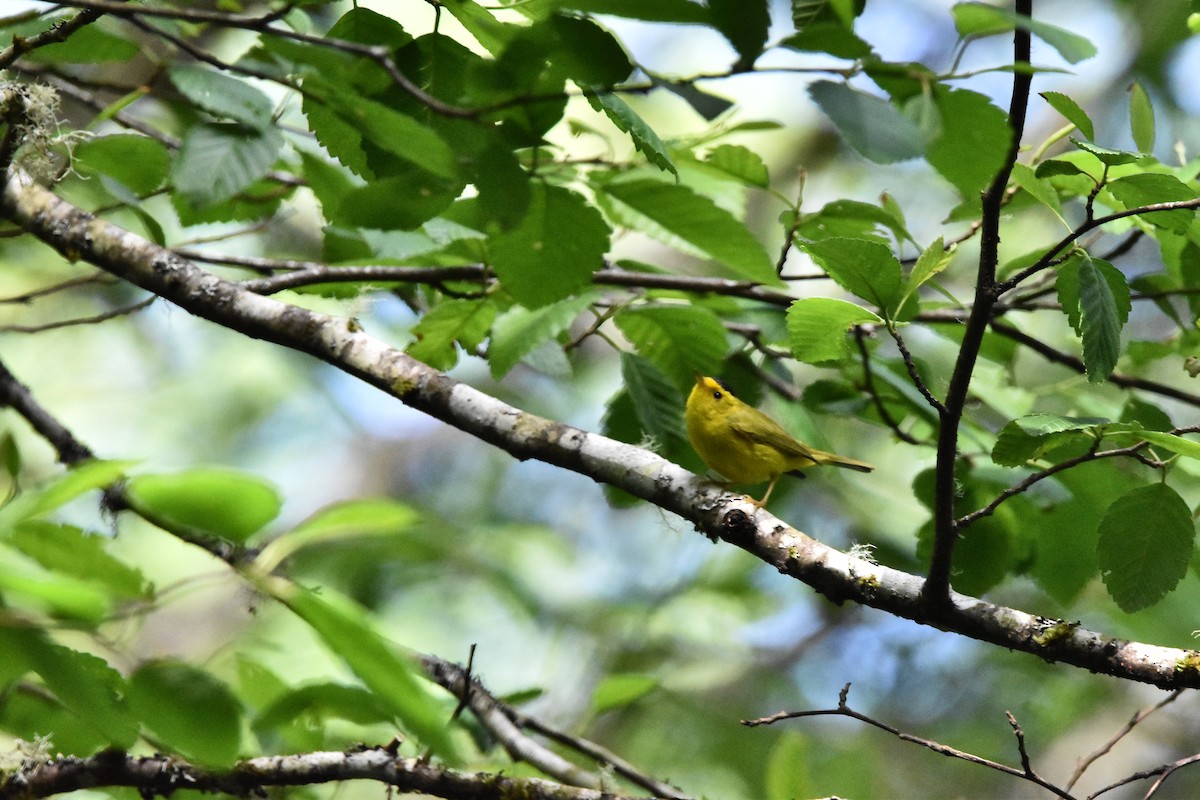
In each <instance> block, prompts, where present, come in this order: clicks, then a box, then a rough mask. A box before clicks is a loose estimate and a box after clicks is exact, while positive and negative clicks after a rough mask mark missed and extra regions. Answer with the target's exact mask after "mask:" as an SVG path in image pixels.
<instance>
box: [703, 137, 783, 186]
mask: <svg viewBox="0 0 1200 800" xmlns="http://www.w3.org/2000/svg"><path fill="white" fill-rule="evenodd" d="M704 163H705V164H708V165H709V166H710V167H713V168H715V169H718V170H720V171H721V172H723V173H725V174H726V175H729V176H730V177H732V178H735V179H737V180H739V181H741V182H742V183H746V184H749V185H750V186H758V187H760V188H763V189H766V188H767V186H769V185H770V177H769V175H768V174H767V165H766V164H765V163H763V160H762V157H761V156H759V155H758V153H755V152H754V151H753V150H750V149H749V148H747V147H742V146H741V145H739V144H723V145H720V146H719V147H714V148H713V149H712V150H710V151H708V153H707V154H705V156H704Z"/></svg>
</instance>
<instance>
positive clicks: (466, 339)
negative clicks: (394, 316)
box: [404, 298, 496, 370]
mask: <svg viewBox="0 0 1200 800" xmlns="http://www.w3.org/2000/svg"><path fill="white" fill-rule="evenodd" d="M495 319H496V304H495V303H494V302H492V300H491V299H489V298H485V299H483V300H467V299H465V298H451V299H449V300H443V301H442V302H440V303H438V304H437V305H436V306H434V307H433V308H431V309H430V310H429V311H427V312H426V313H425V315H424V316H423V317H421V319H420V320H419V321H418V322H417V324H416V325H415V326H414V327H413V335H414V336H416V337H417V340H416V341H415V342H413V343H412V344H410V345H409V346H408V347H406V348H404V352H406V353H408V354H409V355H410V356H412V357H413V358H415V359H417V360H418V361H423V362H425V363H426V364H428V365H429V366H431V367H433V368H434V369H439V370H447V369H450V368H451V367H453V366H454V365H455V364H457V363H458V347H459V346H461V347H462V349H463V350H465V351H466V352H467V353H470V354H474V352H475V349H476V348H477V347H479V345H481V344H482V343H483V340H484V339H485V338H487V334H488V331H489V330H490V329H491V327H492V322H493V321H494V320H495Z"/></svg>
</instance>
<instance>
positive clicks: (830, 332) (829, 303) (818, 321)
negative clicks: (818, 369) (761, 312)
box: [787, 297, 883, 364]
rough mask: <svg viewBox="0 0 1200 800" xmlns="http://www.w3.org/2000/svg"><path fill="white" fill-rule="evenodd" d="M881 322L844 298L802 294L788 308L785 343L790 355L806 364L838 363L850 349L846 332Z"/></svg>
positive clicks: (843, 359)
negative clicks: (800, 297) (852, 328)
mask: <svg viewBox="0 0 1200 800" xmlns="http://www.w3.org/2000/svg"><path fill="white" fill-rule="evenodd" d="M882 322H883V319H882V318H880V317H879V316H878V315H877V314H874V313H873V312H871V311H868V310H867V309H865V308H863V307H862V306H856V305H854V304H853V303H847V302H846V301H845V300H835V299H832V298H828V297H806V298H803V299H801V300H796V301H795V302H793V303H792V304H791V306H790V307H789V308H788V312H787V328H788V342H789V346H790V347H791V350H792V355H794V356H795V357H796V358H798V359H799V360H801V361H803V362H805V363H806V364H830V363H840V362H843V361H845V360H846V359H847V358H849V357H850V352H851V351H850V341H849V338H848V337H847V336H846V331H848V330H849V329H850V328H851V327H853V326H855V325H858V324H863V323H867V324H881V323H882Z"/></svg>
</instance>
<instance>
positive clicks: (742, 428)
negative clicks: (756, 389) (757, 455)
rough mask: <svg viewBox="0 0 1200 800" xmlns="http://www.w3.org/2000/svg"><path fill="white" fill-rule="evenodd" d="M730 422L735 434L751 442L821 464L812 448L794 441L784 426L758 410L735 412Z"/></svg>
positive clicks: (745, 409) (750, 409) (730, 416)
mask: <svg viewBox="0 0 1200 800" xmlns="http://www.w3.org/2000/svg"><path fill="white" fill-rule="evenodd" d="M728 421H729V427H730V429H732V430H733V432H734V433H736V434H737V435H738V436H741V437H744V438H745V439H747V440H749V441H751V442H754V443H756V444H765V445H769V446H771V447H774V448H775V449H776V450H778V451H779V452H781V453H783V454H784V455H788V456H794V457H796V458H807V459H809V460H811V461H812V462H813V463H814V464H815V463H819V462H820V459H819V458H817V457H816V456H815V455H814V450H813V449H812V448H811V447H809V446H808V445H806V444H804V443H803V442H798V441H796V440H795V439H793V438H792V437H791V435H790V434H789V433H788V432H787V431H786V430H784V429H783V426H782V425H780V424H779V423H778V422H776V421H775V420H773V419H771V418H770V417H768V416H767V415H766V414H764V413H762V412H761V411H759V410H757V409H754V408H744V409H739V410H737V411H734V412H732V413H731V414H730V415H729V418H728ZM818 452H819V451H818Z"/></svg>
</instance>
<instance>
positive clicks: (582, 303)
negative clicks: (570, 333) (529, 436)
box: [488, 294, 595, 380]
mask: <svg viewBox="0 0 1200 800" xmlns="http://www.w3.org/2000/svg"><path fill="white" fill-rule="evenodd" d="M594 299H595V298H594V297H592V296H591V295H587V294H584V295H580V296H578V297H570V298H567V299H566V300H561V301H559V302H557V303H551V304H550V305H548V306H543V307H542V308H538V309H533V310H531V309H528V308H525V307H524V306H513V307H512V308H510V309H509V310H508V311H505V312H504V313H503V314H501V315H500V316H499V318H497V320H496V324H495V325H493V326H492V338H491V341H490V342H489V343H488V366H490V367H491V370H492V377H493V378H495V379H497V380H499V379H500V378H502V377H504V376H505V375H507V374H508V372H509V371H510V370H511V369H512V368H513V367H515V366H516V365H517V363H518V362H519V361H520V360H521V359H522V358H524V357H525V356H526V355H528V354H529V353H531V352H533V351H534V350H535V349H537V348H538V347H540V346H542V345H543V344H547V343H549V342H551V341H553V340H554V338H555V337H557V336H558V335H559V334H560V333H562V332H563V331H565V330H567V329H568V328H569V327H571V323H573V322H574V321H575V320H576V319H577V318H578V317H579V315H580V314H581V313H582V312H583V310H584V309H586V308H587V307H588V306H589V305H591V303H592V301H593V300H594Z"/></svg>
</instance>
